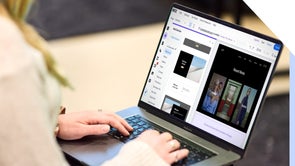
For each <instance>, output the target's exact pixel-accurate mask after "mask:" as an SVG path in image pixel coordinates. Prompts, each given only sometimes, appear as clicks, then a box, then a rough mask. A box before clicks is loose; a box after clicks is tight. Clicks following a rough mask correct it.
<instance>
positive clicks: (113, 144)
mask: <svg viewBox="0 0 295 166" xmlns="http://www.w3.org/2000/svg"><path fill="white" fill-rule="evenodd" d="M59 144H60V146H61V148H62V150H63V151H64V152H65V153H67V154H68V155H70V156H71V157H73V158H75V159H77V160H79V161H80V162H81V163H83V164H86V165H96V166H97V165H101V164H102V163H103V162H105V161H107V160H109V159H111V158H113V157H114V156H115V155H116V154H117V153H118V152H119V151H120V149H121V147H122V146H123V145H124V144H123V143H122V142H120V141H118V140H116V139H114V138H112V137H110V136H109V135H102V136H87V137H84V138H82V139H80V140H75V141H64V140H59Z"/></svg>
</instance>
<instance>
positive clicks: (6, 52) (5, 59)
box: [0, 15, 34, 78]
mask: <svg viewBox="0 0 295 166" xmlns="http://www.w3.org/2000/svg"><path fill="white" fill-rule="evenodd" d="M30 52H31V51H30V49H29V47H28V44H27V43H26V41H25V40H24V38H23V36H22V33H21V32H20V30H19V29H18V27H17V26H16V25H15V24H14V23H13V22H12V21H11V20H10V19H8V18H6V17H3V16H1V15H0V68H1V70H0V78H1V77H5V76H10V75H13V74H15V73H16V72H21V71H24V69H26V68H28V67H32V66H33V64H34V58H33V56H32V55H30V54H31V53H30Z"/></svg>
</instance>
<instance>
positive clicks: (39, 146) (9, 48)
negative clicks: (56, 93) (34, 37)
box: [0, 16, 67, 166]
mask: <svg viewBox="0 0 295 166" xmlns="http://www.w3.org/2000/svg"><path fill="white" fill-rule="evenodd" d="M0 25H1V30H3V31H2V33H1V35H0V68H1V70H0V114H1V116H0V122H1V127H0V136H1V141H0V147H1V148H0V156H1V158H0V163H1V165H12V166H13V165H30V166H35V165H36V166H41V165H42V166H46V165H48V166H52V165H67V163H66V161H65V160H64V158H63V155H62V153H61V152H60V150H59V147H58V145H57V143H56V141H55V137H54V136H53V121H52V118H53V117H50V111H52V110H51V109H52V108H53V107H54V106H53V107H52V105H51V103H50V102H48V98H50V97H49V95H48V93H47V90H46V87H47V86H46V80H47V78H45V77H43V76H42V75H41V73H40V71H39V69H38V67H37V66H38V65H37V64H36V62H35V60H36V59H35V58H34V57H33V55H32V54H33V53H32V52H31V51H32V50H30V49H28V46H27V45H26V43H25V42H24V40H23V39H22V37H21V34H20V32H19V31H18V29H17V28H16V27H15V26H14V25H13V24H12V23H11V22H9V21H8V20H5V18H3V17H1V16H0ZM47 77H49V76H47ZM48 79H50V78H48ZM51 79H52V78H51ZM53 86H54V85H53ZM54 87H57V84H56V85H55V86H54ZM48 88H49V87H48ZM50 88H51V89H54V90H58V89H57V88H53V87H52V86H50ZM49 161H50V162H49Z"/></svg>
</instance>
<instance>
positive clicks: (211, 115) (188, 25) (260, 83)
mask: <svg viewBox="0 0 295 166" xmlns="http://www.w3.org/2000/svg"><path fill="white" fill-rule="evenodd" d="M280 47H281V46H280V45H279V44H276V43H273V42H270V41H267V40H264V39H262V38H258V37H256V36H252V35H250V34H247V33H244V32H242V31H238V30H236V29H233V28H230V27H227V26H225V25H222V24H220V23H217V22H213V21H211V20H208V19H206V18H202V17H199V16H196V15H193V14H191V13H187V12H185V11H182V10H180V9H177V8H173V9H172V12H171V13H170V16H169V19H168V21H167V23H166V26H165V29H164V32H163V35H162V38H161V41H160V43H159V46H158V50H157V52H156V55H155V58H154V61H153V65H152V68H151V70H150V73H149V76H148V79H147V82H146V85H145V89H144V91H143V94H142V96H141V101H143V102H146V103H148V104H150V105H152V106H154V107H156V108H159V109H161V110H162V111H165V112H166V113H168V114H170V115H171V116H175V117H177V118H178V119H180V120H183V121H186V122H187V123H190V124H192V125H194V126H196V127H198V128H200V129H202V130H205V131H206V132H208V133H210V134H212V135H215V136H217V137H219V138H221V139H223V140H225V141H227V142H229V143H232V144H233V145H235V146H237V147H240V148H241V149H244V147H245V145H246V143H247V139H248V137H249V134H250V129H251V127H252V126H253V122H254V117H255V116H256V114H257V111H258V106H257V105H259V104H258V103H260V102H261V100H262V95H261V94H263V92H264V91H265V90H266V86H267V84H266V83H265V80H267V79H269V78H270V75H271V72H272V69H273V67H274V63H275V61H276V57H277V55H278V53H279V50H280Z"/></svg>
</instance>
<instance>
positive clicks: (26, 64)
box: [0, 0, 188, 166]
mask: <svg viewBox="0 0 295 166" xmlns="http://www.w3.org/2000/svg"><path fill="white" fill-rule="evenodd" d="M31 4H32V0H0V114H1V116H0V122H1V127H0V137H1V141H0V165H1V166H6V165H9V166H11V165H30V166H32V165H38V166H43V165H50V166H53V165H68V164H67V162H66V160H65V159H64V157H63V154H62V152H61V150H60V148H59V146H58V144H57V142H56V137H59V138H61V139H66V140H73V139H79V138H82V137H84V136H86V135H93V134H96V135H100V134H104V133H107V132H108V131H109V129H110V126H112V127H115V128H117V129H118V130H119V131H120V132H121V133H122V134H123V135H126V136H127V135H129V132H130V131H132V127H130V126H129V125H128V124H127V122H126V121H125V120H123V119H122V118H120V117H119V116H117V115H115V114H111V113H103V112H97V111H81V112H73V113H67V114H60V108H59V107H60V101H61V99H60V85H63V86H68V87H69V86H70V85H69V83H68V81H67V80H66V79H65V78H64V77H63V76H62V75H61V74H60V73H59V72H58V71H57V70H56V64H55V62H54V60H53V59H52V57H51V55H50V52H49V51H48V49H47V47H46V42H45V41H44V40H43V39H42V38H41V37H40V36H39V35H38V34H37V33H36V32H35V30H34V29H33V28H32V27H30V26H29V25H28V24H27V23H26V22H25V21H24V20H25V17H26V15H27V13H28V12H29V8H30V6H31ZM54 133H55V134H54ZM179 146H180V145H179V142H178V141H177V140H175V139H173V138H172V135H171V134H169V133H162V134H160V133H159V132H157V131H154V130H148V131H145V132H144V133H142V134H141V135H140V136H139V137H138V138H137V139H135V140H134V141H131V142H130V143H127V144H126V145H124V146H123V148H122V149H121V151H120V152H119V154H118V155H117V156H116V157H114V158H113V159H112V160H110V161H106V162H105V163H104V165H118V164H119V165H169V164H172V163H174V162H176V161H177V160H180V159H182V158H184V157H185V156H187V155H188V150H186V149H181V150H179V149H178V148H179Z"/></svg>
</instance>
